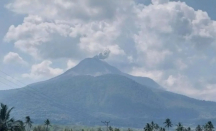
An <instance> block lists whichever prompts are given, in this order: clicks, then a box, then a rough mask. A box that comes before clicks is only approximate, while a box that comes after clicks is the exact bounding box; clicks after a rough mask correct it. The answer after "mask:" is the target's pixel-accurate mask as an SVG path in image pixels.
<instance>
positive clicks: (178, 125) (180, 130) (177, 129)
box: [176, 122, 184, 131]
mask: <svg viewBox="0 0 216 131" xmlns="http://www.w3.org/2000/svg"><path fill="white" fill-rule="evenodd" d="M176 126H177V128H176V131H183V130H184V127H183V126H182V124H181V123H180V122H179V123H178V124H177V125H176Z"/></svg>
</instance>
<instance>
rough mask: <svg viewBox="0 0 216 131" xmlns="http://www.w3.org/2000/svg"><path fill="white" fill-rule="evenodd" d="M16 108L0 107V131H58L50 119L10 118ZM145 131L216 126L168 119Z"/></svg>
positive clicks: (109, 129) (202, 130) (204, 129)
mask: <svg viewBox="0 0 216 131" xmlns="http://www.w3.org/2000/svg"><path fill="white" fill-rule="evenodd" d="M13 109H14V108H10V109H9V108H8V106H7V105H4V104H1V107H0V131H51V130H52V131H57V129H56V128H52V129H50V127H51V123H50V120H49V119H46V120H45V121H44V124H43V125H39V126H34V127H33V126H32V124H33V122H32V120H31V118H30V116H26V117H25V121H22V120H15V119H13V118H11V117H10V113H11V111H12V110H13ZM143 129H144V131H166V130H167V131H169V130H175V131H192V130H194V131H214V125H213V124H212V122H211V121H208V122H207V123H206V124H204V125H202V126H201V125H198V126H197V127H196V128H195V129H192V128H191V127H185V126H183V125H182V123H180V122H179V123H178V124H177V125H173V124H172V122H171V120H170V119H168V118H167V119H166V120H165V121H164V125H163V126H159V125H158V124H157V123H154V122H153V121H152V122H150V123H147V124H146V125H145V127H144V128H143ZM104 130H105V131H121V130H120V129H119V128H113V127H112V126H107V127H106V129H104ZM61 131H76V130H74V129H69V128H66V129H61ZM79 131H86V129H81V130H79ZM87 131H103V129H102V128H97V129H90V130H89V129H87ZM127 131H133V130H132V129H130V128H128V130H127Z"/></svg>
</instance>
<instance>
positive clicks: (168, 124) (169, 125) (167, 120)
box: [164, 118, 172, 130]
mask: <svg viewBox="0 0 216 131" xmlns="http://www.w3.org/2000/svg"><path fill="white" fill-rule="evenodd" d="M164 124H165V127H167V128H168V130H169V128H170V127H172V122H171V120H170V119H169V118H167V119H166V120H165V122H164Z"/></svg>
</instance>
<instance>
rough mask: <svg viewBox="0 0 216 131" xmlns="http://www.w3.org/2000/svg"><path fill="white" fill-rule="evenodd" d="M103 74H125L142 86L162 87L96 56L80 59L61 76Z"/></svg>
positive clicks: (149, 79)
mask: <svg viewBox="0 0 216 131" xmlns="http://www.w3.org/2000/svg"><path fill="white" fill-rule="evenodd" d="M105 74H118V75H122V76H126V77H128V78H130V79H132V80H134V81H136V82H137V83H139V84H142V85H144V86H147V87H150V88H157V89H162V87H161V86H160V85H159V84H157V83H156V82H155V81H154V80H152V79H151V78H148V77H139V76H132V75H129V74H126V73H123V72H121V71H120V70H119V69H117V68H116V67H114V66H111V65H109V64H108V63H106V62H105V61H103V60H101V59H98V57H93V58H86V59H84V60H82V61H81V62H80V63H79V64H78V65H76V66H75V67H73V68H71V69H69V70H68V71H66V72H65V73H64V74H62V75H61V76H66V77H72V76H79V75H90V76H101V75H105Z"/></svg>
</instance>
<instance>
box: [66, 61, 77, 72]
mask: <svg viewBox="0 0 216 131" xmlns="http://www.w3.org/2000/svg"><path fill="white" fill-rule="evenodd" d="M77 64H78V61H76V60H68V61H67V70H68V69H71V68H73V67H74V66H76V65H77Z"/></svg>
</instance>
